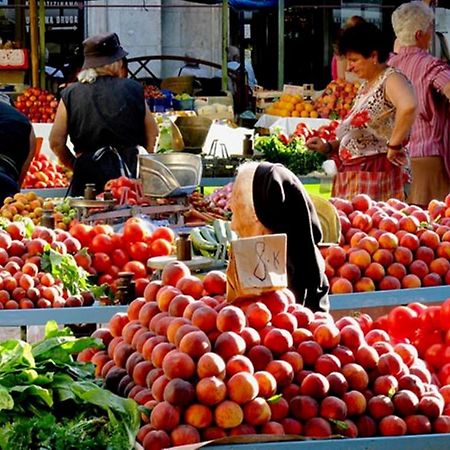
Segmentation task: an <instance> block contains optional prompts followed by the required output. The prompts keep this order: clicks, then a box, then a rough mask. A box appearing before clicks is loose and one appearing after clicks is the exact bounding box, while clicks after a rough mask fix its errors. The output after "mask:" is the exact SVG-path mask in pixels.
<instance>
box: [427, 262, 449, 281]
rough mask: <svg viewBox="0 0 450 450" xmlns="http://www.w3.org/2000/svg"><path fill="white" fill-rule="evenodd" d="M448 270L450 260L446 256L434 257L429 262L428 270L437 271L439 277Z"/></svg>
mask: <svg viewBox="0 0 450 450" xmlns="http://www.w3.org/2000/svg"><path fill="white" fill-rule="evenodd" d="M449 270H450V262H448V260H447V259H446V258H442V257H441V258H436V259H434V260H433V261H431V263H430V271H431V272H434V273H437V274H438V275H440V276H441V277H443V276H445V275H446V274H447V272H448V271H449Z"/></svg>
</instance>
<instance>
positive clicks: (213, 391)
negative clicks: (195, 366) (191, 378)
mask: <svg viewBox="0 0 450 450" xmlns="http://www.w3.org/2000/svg"><path fill="white" fill-rule="evenodd" d="M195 390H196V393H197V399H198V401H199V402H200V403H202V404H204V405H207V406H211V405H216V404H218V403H220V402H222V401H223V400H225V397H226V395H227V388H226V385H225V383H224V382H223V381H222V380H221V379H220V378H217V377H206V378H202V379H201V380H200V381H199V382H198V383H197V386H196V388H195Z"/></svg>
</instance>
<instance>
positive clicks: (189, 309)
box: [183, 300, 208, 320]
mask: <svg viewBox="0 0 450 450" xmlns="http://www.w3.org/2000/svg"><path fill="white" fill-rule="evenodd" d="M205 306H208V305H207V304H206V303H204V302H203V301H201V300H195V301H194V302H192V303H189V305H187V306H186V309H185V310H184V312H183V317H184V318H185V319H188V320H192V316H193V314H194V311H196V310H197V309H199V308H204V307H205Z"/></svg>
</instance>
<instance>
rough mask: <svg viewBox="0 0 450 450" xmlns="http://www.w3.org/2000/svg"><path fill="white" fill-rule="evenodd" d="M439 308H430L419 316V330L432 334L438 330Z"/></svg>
mask: <svg viewBox="0 0 450 450" xmlns="http://www.w3.org/2000/svg"><path fill="white" fill-rule="evenodd" d="M440 315H441V307H440V306H430V307H428V308H427V309H426V310H425V311H423V312H421V313H420V315H419V328H421V329H422V330H423V331H429V332H432V331H434V330H438V329H439V328H440V325H441V323H440Z"/></svg>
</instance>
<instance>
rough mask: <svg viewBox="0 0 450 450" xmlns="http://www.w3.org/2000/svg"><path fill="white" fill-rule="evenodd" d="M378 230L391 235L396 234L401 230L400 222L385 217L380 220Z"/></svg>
mask: <svg viewBox="0 0 450 450" xmlns="http://www.w3.org/2000/svg"><path fill="white" fill-rule="evenodd" d="M378 228H379V229H380V230H383V231H388V232H390V233H396V232H397V231H398V230H399V223H398V220H397V219H394V218H393V217H384V218H383V219H381V220H380V223H379V224H378Z"/></svg>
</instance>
